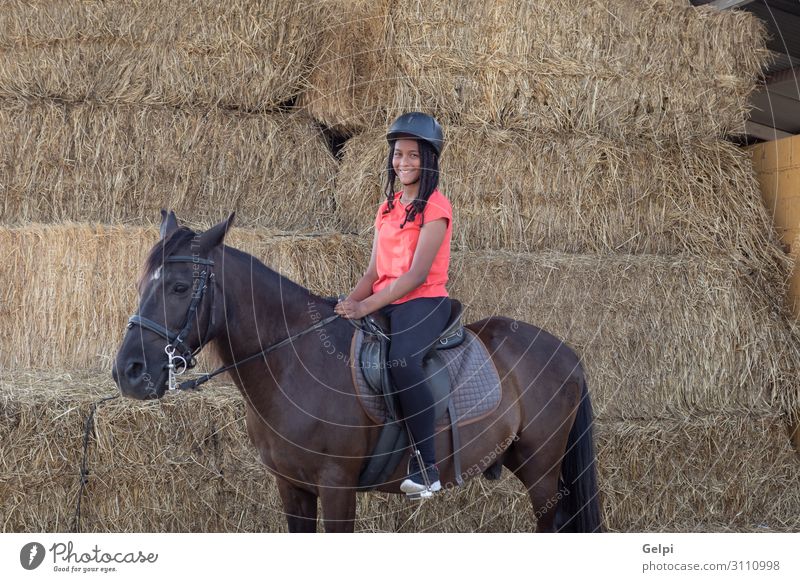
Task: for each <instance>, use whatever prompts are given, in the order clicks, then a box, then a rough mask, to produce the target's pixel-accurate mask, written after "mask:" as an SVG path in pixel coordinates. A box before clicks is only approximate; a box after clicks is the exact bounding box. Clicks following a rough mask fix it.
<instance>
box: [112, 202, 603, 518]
mask: <svg viewBox="0 0 800 582" xmlns="http://www.w3.org/2000/svg"><path fill="white" fill-rule="evenodd" d="M162 215H163V220H162V225H161V236H162V238H161V240H160V241H159V242H158V243H157V244H156V245H155V246H154V247H153V249H152V251H151V252H150V255H149V257H148V259H147V262H146V264H145V266H144V270H143V273H142V277H141V279H140V282H139V294H140V303H139V309H138V312H137V314H136V315H134V316H133V317H132V318H131V323H130V324H129V329H128V331H127V333H126V335H125V337H124V339H123V341H122V345H121V346H120V349H119V352H118V354H117V358H116V362H115V365H114V371H113V375H114V380H115V381H116V382H117V384H118V386H119V388H120V390H121V391H122V393H123V394H124V395H126V396H129V397H131V398H136V399H149V398H160V397H162V396H163V395H164V394H165V392H166V391H167V384H168V380H169V378H170V373H169V372H170V371H169V364H174V365H175V366H176V369H180V368H182V367H183V362H182V360H180V359H179V358H178V356H183V358H184V359H185V360H189V361H191V356H192V354H193V353H196V352H197V351H199V349H200V348H201V347H203V346H205V345H207V344H212V345H213V346H214V347H215V349H216V352H217V354H218V356H219V358H220V359H221V361H222V363H223V365H226V366H232V370H231V372H230V374H231V377H232V378H233V381H234V382H235V383H236V385H237V386H238V387H239V390H240V391H241V393H242V395H243V396H244V399H245V402H246V405H247V412H246V420H247V431H248V434H249V435H250V439H251V440H252V442H253V444H254V445H255V447H256V449H257V450H258V452H259V454H260V457H261V460H262V461H263V462H264V464H265V465H266V466H267V467H268V468H269V470H270V471H271V472H272V473H273V474H274V475H275V477H276V480H277V483H278V489H279V491H280V496H281V499H282V501H283V507H284V511H285V513H286V519H287V521H288V526H289V531H315V530H316V521H317V500H318V499H319V500H320V501H321V502H322V518H323V522H324V526H325V530H326V531H353V527H354V521H355V512H356V488H357V485H358V476H359V472H360V470H361V468H362V464H363V461H364V458H365V457H367V456H369V455H370V453H371V452H372V450H373V447H374V445H375V442H376V440H377V438H378V435H379V432H380V427H379V426H376V425H375V424H374V423H373V422H372V421H370V419H369V418H368V417H367V415H366V413H365V412H364V410H363V409H362V407H361V405H360V404H359V401H358V399H357V398H356V397H355V388H354V386H353V384H352V379H351V368H350V365H351V363H350V362H349V357H348V356H349V353H350V343H351V339H352V337H353V333H354V326H353V324H352V322H350V321H347V320H345V319H341V318H337V317H336V315H335V314H334V311H333V302H332V301H331V300H330V299H326V298H323V297H319V296H316V295H314V294H313V293H311V292H310V291H308V290H307V289H305V288H303V287H301V286H300V285H297V284H295V283H293V282H291V281H289V280H288V279H286V278H285V277H283V276H281V275H279V274H278V273H276V272H275V271H273V270H271V269H269V268H268V267H266V266H265V265H263V264H262V263H261V262H259V261H258V260H257V259H255V258H254V257H252V256H250V255H248V254H246V253H243V252H241V251H238V250H236V249H234V248H231V247H229V246H225V245H224V244H223V239H224V238H225V234H226V232H227V231H228V229H229V228H230V226H231V223H232V219H233V215H231V216H230V217H229V218H228V219H227V220H226V221H224V222H221V223H219V224H217V225H215V226H214V227H212V228H211V229H209V230H207V231H205V232H203V233H199V234H196V233H194V232H192V231H191V230H189V229H188V228H185V227H179V226H178V224H177V221H176V219H175V215H174V214H172V213H170V214H169V215H167V214H166V213H163V212H162ZM322 320H327V321H322ZM320 322H322V323H324V325H323V326H322V327H320V328H318V329H314V330H313V331H312V332H310V333H308V332H307V333H304V334H302V335H298V334H299V333H300V332H303V331H305V330H308V328H309V327H310V326H312V325H313V324H315V323H320ZM466 327H467V328H469V329H470V330H472V331H474V332H475V333H476V334H477V335H478V337H479V338H480V339H481V341H482V342H483V343H484V344H485V345H486V347H487V348H488V351H489V353H490V354H492V358H493V360H494V364H495V366H496V368H497V370H498V372H499V373H500V377H501V382H502V401H501V403H500V406H499V407H498V408H497V409H496V410H495V411H494V412H493V413H492V414H490V415H489V416H488V417H487V418H485V419H483V420H481V421H478V422H475V423H473V424H468V425H466V426H464V427H463V428H462V429H461V442H462V443H463V444H462V448H461V463H462V467H469V469H467V470H465V471H464V472H462V477H464V478H469V477H472V476H475V475H479V474H481V473H482V472H483V471H485V470H487V469H491V468H492V467H494V468H495V469H499V467H500V466H501V464H502V465H505V466H506V467H508V468H509V469H510V470H511V471H513V473H514V474H515V475H516V476H517V477H518V478H519V479H520V481H522V483H523V484H524V486H525V487H526V489H527V490H528V492H529V495H530V500H531V503H532V505H533V509H534V512H535V515H536V517H537V527H536V529H537V531H545V532H551V531H580V532H594V531H600V529H601V519H600V511H599V503H598V496H597V495H598V494H597V482H596V473H595V458H594V445H593V441H592V430H591V429H592V408H591V404H590V401H589V396H588V394H587V390H586V381H585V379H584V374H583V370H582V368H581V364H580V362H579V359H578V357H577V356H576V354H575V353H574V352H573V351H572V350H571V349H569V348H568V347H567V346H566V345H565V344H564V343H563V342H561V341H560V340H559V339H557V338H555V337H553V336H552V335H550V334H548V333H547V332H544V331H542V330H541V329H538V328H536V327H534V326H532V325H529V324H527V323H524V322H519V321H514V320H511V319H509V318H506V317H489V318H486V319H483V320H481V321H477V322H474V323H471V324H469V325H467V326H466ZM176 336H177V337H176ZM290 337H291V338H293V339H292V340H291V341H290V342H287V343H283V344H281V345H279V346H277V347H276V348H274V349H272V350H271V351H269V352H268V353H261V352H262V351H263V350H264V349H265V347H267V346H272V345H274V344H276V343H279V342H281V341H282V340H285V339H286V338H290ZM165 338H166V339H165ZM168 343H169V345H170V349H169V350H168V351H173V350H174V352H173V354H172V356H171V358H168V356H167V354H166V353H165V345H167V344H168ZM252 355H255V357H251V358H250V359H249V360H248V361H246V362H243V363H242V360H244V359H245V358H247V357H248V356H252ZM237 362H239V363H238V365H234V364H235V363H237ZM436 449H437V456H438V457H439V458H440V459H441V460H440V463H439V467H440V470H441V475H442V484H443V486H444V487H445V488H447V487H448V486H453V484H454V483H455V482H456V479H455V477H456V475H455V474H454V470H453V463H452V450H451V449H452V444H451V442H450V440H449V439H448V438H447V431H443V432H442V433H439V435H437V441H436ZM405 466H406V465H405V462H401V464H400V466H399V467H398V469H397V471H396V472H395V474H394V475H393V476H392V478H391V480H390V481H389V482H387V483H386V484H385V485H384V486H381V487H379V490H381V491H388V492H392V493H400V489H399V483H400V480H401V479H402V477H403V476H404V474H403V470H404V469H405ZM442 494H444V495H446V492H445V493H440V495H442Z"/></svg>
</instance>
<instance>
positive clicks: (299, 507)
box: [276, 477, 317, 533]
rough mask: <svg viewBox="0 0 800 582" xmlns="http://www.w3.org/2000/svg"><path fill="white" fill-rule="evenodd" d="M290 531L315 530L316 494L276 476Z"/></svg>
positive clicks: (306, 531) (305, 531)
mask: <svg viewBox="0 0 800 582" xmlns="http://www.w3.org/2000/svg"><path fill="white" fill-rule="evenodd" d="M276 479H277V481H278V492H279V493H280V495H281V501H282V502H283V511H284V514H285V515H286V523H287V524H288V526H289V532H290V533H296V532H299V533H314V532H316V531H317V496H316V494H314V493H311V492H310V491H306V490H305V489H301V488H300V487H298V486H296V485H294V484H293V483H292V482H291V481H288V480H286V479H284V478H283V477H276Z"/></svg>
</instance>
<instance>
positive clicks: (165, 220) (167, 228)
mask: <svg viewBox="0 0 800 582" xmlns="http://www.w3.org/2000/svg"><path fill="white" fill-rule="evenodd" d="M177 229H178V218H177V217H176V216H175V213H174V212H173V211H172V210H170V211H169V214H167V211H166V210H164V209H163V208H162V209H161V239H162V240H163V239H165V238H167V235H169V234H170V233H171V232H172V231H173V230H177Z"/></svg>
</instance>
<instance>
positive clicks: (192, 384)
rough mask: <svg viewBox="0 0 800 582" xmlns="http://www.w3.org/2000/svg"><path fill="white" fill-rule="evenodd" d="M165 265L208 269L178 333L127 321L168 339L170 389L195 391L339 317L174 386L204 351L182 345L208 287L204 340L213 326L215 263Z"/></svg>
mask: <svg viewBox="0 0 800 582" xmlns="http://www.w3.org/2000/svg"><path fill="white" fill-rule="evenodd" d="M164 262H165V263H193V264H199V265H205V266H206V267H208V268H207V269H203V271H202V272H201V273H200V276H199V277H198V278H199V280H200V283H199V284H198V288H197V290H195V291H194V292H193V293H192V301H191V303H189V308H188V310H187V312H186V320H185V322H184V324H183V327H182V328H181V331H179V332H178V333H174V332H172V331H170V330H168V329H167V328H166V327H164V326H163V325H159V324H158V323H156V322H155V321H153V320H151V319H147V318H146V317H142V316H141V315H138V314H137V315H132V316H131V317H130V318H129V319H128V329H131V328H132V327H133V326H134V325H138V326H140V327H142V328H144V329H148V330H150V331H152V332H154V333H155V334H157V335H159V336H161V337H163V338H164V339H165V340H167V342H168V343H167V345H166V346H165V347H164V351H165V352H166V354H167V359H168V361H167V366H166V367H167V369H168V370H169V382H168V387H169V389H170V390H192V389H195V388H197V387H198V386H199V385H200V384H203V383H205V382H208V381H209V380H210V379H211V378H213V377H214V376H216V375H218V374H222V373H223V372H227V371H228V370H230V369H231V368H235V367H236V366H239V365H241V364H244V363H245V362H249V361H250V360H254V359H255V358H258V357H260V356H263V355H266V354H268V353H270V352H272V351H274V350H277V349H278V348H281V347H283V346H285V345H287V344H290V343H291V342H292V341H294V340H295V339H297V338H298V337H300V336H303V335H305V334H307V333H310V332H312V331H314V330H315V329H319V328H321V327H323V326H325V325H327V324H328V323H330V322H331V321H333V320H334V319H336V318H337V317H339V315H338V314H334V315H331V316H328V317H326V318H325V319H322V320H320V321H318V322H317V323H315V324H314V325H312V326H310V327H307V328H306V329H304V330H303V331H301V332H299V333H296V334H294V335H292V336H289V337H287V338H286V339H284V340H281V341H279V342H277V343H274V344H272V345H271V346H269V347H266V348H264V349H263V350H261V351H259V352H257V353H255V354H252V355H250V356H247V357H246V358H244V359H242V360H239V361H237V362H234V363H233V364H230V365H229V366H224V367H220V368H217V369H216V370H214V371H213V372H211V373H208V374H203V375H202V376H200V377H198V378H195V379H194V380H187V381H186V382H182V383H181V384H178V383H177V377H178V376H180V375H182V374H183V373H184V372H186V370H189V369H191V368H194V367H195V366H196V365H197V360H196V359H195V356H196V355H197V354H198V353H199V352H200V350H202V349H203V346H204V345H205V343H204V342H203V341H202V340H201V342H200V345H198V346H197V348H196V349H194V350H192V349H191V348H189V346H187V345H186V344H185V343H184V342H185V341H186V338H187V337H188V335H189V334H190V333H191V331H192V323H193V321H194V319H195V315H196V313H197V308H198V307H199V306H200V302H201V301H202V300H203V296H204V295H205V292H206V289H208V288H209V286H210V288H211V322H210V324H209V328H208V329H207V330H206V335H205V336H204V337H208V331H209V330H210V329H212V328H213V327H214V321H215V319H214V312H215V310H214V289H215V288H216V285H214V273H213V272H211V267H213V266H214V261H212V260H210V259H201V258H199V257H188V256H174V257H167V258H166V259H165V261H164ZM176 351H178V352H179V355H175V352H176Z"/></svg>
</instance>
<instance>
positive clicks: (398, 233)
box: [372, 190, 453, 304]
mask: <svg viewBox="0 0 800 582" xmlns="http://www.w3.org/2000/svg"><path fill="white" fill-rule="evenodd" d="M400 195H401V192H397V193H396V194H395V195H394V208H393V209H392V211H391V212H389V213H387V214H384V213H383V212H384V210H386V208H387V206H388V202H386V201H384V203H383V204H381V207H380V208H379V209H378V214H377V216H376V217H375V231H376V232H377V233H378V249H377V257H376V266H377V270H378V280H377V281H375V282H374V283H373V284H372V292H373V293H377V292H378V291H380V290H381V289H383V288H384V287H387V286H389V285H390V284H391V283H392V282H393V281H395V280H396V279H397V278H398V277H400V276H401V275H404V274H405V273H407V272H408V271H409V270H410V269H411V262H412V260H413V259H414V251H416V249H417V242H418V241H419V233H420V230H421V229H420V223H421V221H422V220H421V217H420V216H419V215H417V217H416V218H415V219H414V222H407V223H406V224H405V226H403V228H400V225H401V224H402V223H403V220H405V217H406V206H405V205H403V204H402V203H401V202H400ZM424 214H425V224H427V223H429V222H431V221H433V220H436V219H438V218H445V219H447V231H446V232H445V236H444V240H443V241H442V246H441V247H439V251H438V252H437V253H436V257H435V258H434V259H433V264H432V265H431V270H430V271H429V272H428V277H427V278H426V279H425V282H424V283H423V284H422V285H420V286H419V287H417V288H416V289H414V290H413V291H411V292H410V293H408V294H407V295H405V296H403V297H401V298H400V299H398V300H396V301H394V303H395V304H396V303H405V302H406V301H409V300H411V299H416V298H418V297H448V294H447V289H446V288H445V285H446V283H447V270H448V268H449V267H450V237H451V234H452V232H453V209H452V207H451V206H450V201H449V200H448V199H447V198H445V196H444V194H442V193H441V192H439V190H434V191H433V193H432V194H431V196H430V198H428V203H427V205H426V206H425V213H424ZM422 228H425V226H424V225H423V226H422Z"/></svg>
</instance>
